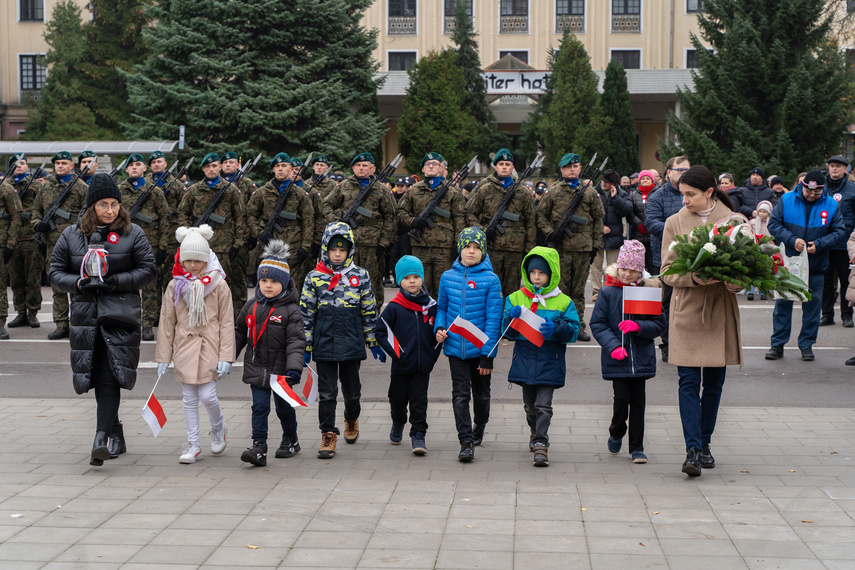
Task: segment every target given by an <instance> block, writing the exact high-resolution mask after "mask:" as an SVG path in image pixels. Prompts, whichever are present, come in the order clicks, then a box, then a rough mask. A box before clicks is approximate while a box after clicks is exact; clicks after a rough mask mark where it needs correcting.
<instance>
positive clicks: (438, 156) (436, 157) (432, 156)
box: [419, 152, 445, 168]
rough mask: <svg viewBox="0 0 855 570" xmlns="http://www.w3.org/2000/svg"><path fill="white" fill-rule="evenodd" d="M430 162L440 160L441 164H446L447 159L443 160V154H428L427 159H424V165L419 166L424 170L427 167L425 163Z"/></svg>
mask: <svg viewBox="0 0 855 570" xmlns="http://www.w3.org/2000/svg"><path fill="white" fill-rule="evenodd" d="M429 160H438V161H439V162H445V159H444V158H442V155H441V154H439V153H438V152H429V153H427V154H426V155H425V157H424V158H423V159H422V163H421V164H420V165H419V166H421V167H422V168H424V166H425V162H427V161H429Z"/></svg>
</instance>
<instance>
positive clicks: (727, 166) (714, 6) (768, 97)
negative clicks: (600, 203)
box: [660, 0, 853, 181]
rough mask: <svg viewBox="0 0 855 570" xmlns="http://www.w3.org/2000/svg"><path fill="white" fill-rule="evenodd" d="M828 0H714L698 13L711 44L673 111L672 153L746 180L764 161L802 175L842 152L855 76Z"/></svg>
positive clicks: (665, 147)
mask: <svg viewBox="0 0 855 570" xmlns="http://www.w3.org/2000/svg"><path fill="white" fill-rule="evenodd" d="M825 5H826V2H825V0H754V1H752V2H745V1H744V0H706V1H705V2H704V11H703V12H702V13H699V14H698V22H699V25H700V32H701V38H703V40H704V41H705V42H706V43H707V44H708V45H709V46H710V47H711V48H712V51H708V50H707V49H705V46H704V45H702V44H701V40H700V39H699V38H698V37H696V36H694V35H693V36H692V42H693V44H694V47H695V49H696V50H698V62H699V68H698V70H697V71H696V72H693V79H694V86H693V87H692V89H691V90H681V91H680V92H679V93H678V100H679V101H680V104H681V109H682V113H681V116H680V117H677V116H676V115H674V114H673V113H672V114H671V116H670V117H669V121H668V123H669V125H670V128H671V130H672V132H673V133H674V135H675V137H676V138H675V140H667V141H660V148H661V153H662V155H663V160H665V159H666V158H667V157H670V156H674V155H677V154H686V155H688V156H689V158H690V159H691V161H692V162H693V163H699V164H704V165H706V166H708V167H709V168H710V169H712V170H713V171H714V172H721V171H723V170H728V171H730V172H733V173H734V174H735V175H736V177H737V181H739V180H742V179H743V178H744V177H746V176H747V174H748V172H749V171H750V170H751V168H753V167H755V166H762V167H764V168H765V169H766V172H775V173H778V174H781V175H784V176H785V177H787V178H790V179H792V178H794V177H795V174H796V173H797V172H799V171H800V170H804V169H806V168H808V167H810V166H813V165H818V164H821V163H823V162H824V161H825V159H826V158H827V157H828V156H830V155H833V154H837V153H838V152H839V151H840V147H841V143H842V140H843V137H844V128H845V126H846V125H849V124H852V122H853V118H852V117H853V98H852V93H853V82H852V75H851V74H849V73H847V71H846V65H845V62H844V58H843V56H842V54H841V53H840V51H839V49H838V46H837V45H836V42H834V41H832V40H831V38H830V35H829V23H830V18H831V16H830V15H829V14H828V13H826V12H824V9H825Z"/></svg>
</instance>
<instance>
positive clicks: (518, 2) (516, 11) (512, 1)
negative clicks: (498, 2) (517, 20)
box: [502, 0, 528, 16]
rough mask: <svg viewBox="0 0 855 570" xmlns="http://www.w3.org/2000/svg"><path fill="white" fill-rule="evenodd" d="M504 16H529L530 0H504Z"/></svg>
mask: <svg viewBox="0 0 855 570" xmlns="http://www.w3.org/2000/svg"><path fill="white" fill-rule="evenodd" d="M502 16H528V0H502Z"/></svg>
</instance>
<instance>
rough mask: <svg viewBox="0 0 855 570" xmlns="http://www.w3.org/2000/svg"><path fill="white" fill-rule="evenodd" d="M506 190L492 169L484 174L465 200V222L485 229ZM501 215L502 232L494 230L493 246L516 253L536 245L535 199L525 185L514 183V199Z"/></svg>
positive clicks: (496, 248)
mask: <svg viewBox="0 0 855 570" xmlns="http://www.w3.org/2000/svg"><path fill="white" fill-rule="evenodd" d="M506 192H507V191H506V190H505V188H504V186H502V182H501V181H500V180H499V178H498V176H496V173H495V172H493V173H492V174H490V176H488V177H487V178H485V179H484V180H483V182H481V184H480V185H479V186H478V187H477V188H476V189H475V190H473V191H472V194H470V195H469V201H468V202H467V203H466V219H467V225H468V226H477V227H479V228H481V229H482V230H485V231H486V230H487V226H489V225H490V220H492V219H493V216H494V215H495V214H496V212H497V211H498V210H499V205H500V204H501V203H502V200H503V199H504V198H505V194H506ZM504 218H505V219H504V221H503V222H502V226H503V227H504V228H505V233H504V235H502V234H500V233H499V232H496V241H495V242H494V243H493V249H495V250H497V251H512V252H517V253H519V252H527V251H529V250H531V248H533V247H534V246H535V245H537V229H536V227H535V218H534V199H533V198H532V197H531V194H530V193H529V191H528V190H527V189H526V188H525V187H524V186H522V185H520V186H518V187H517V190H516V192H514V198H513V200H511V203H510V204H508V207H507V208H506V209H505V216H504Z"/></svg>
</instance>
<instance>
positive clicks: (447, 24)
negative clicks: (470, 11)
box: [442, 16, 475, 36]
mask: <svg viewBox="0 0 855 570" xmlns="http://www.w3.org/2000/svg"><path fill="white" fill-rule="evenodd" d="M471 20H472V29H473V30H474V29H475V18H471ZM442 33H443V34H445V35H447V36H448V35H451V34H453V33H454V16H446V17H445V18H444V19H443V24H442Z"/></svg>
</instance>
